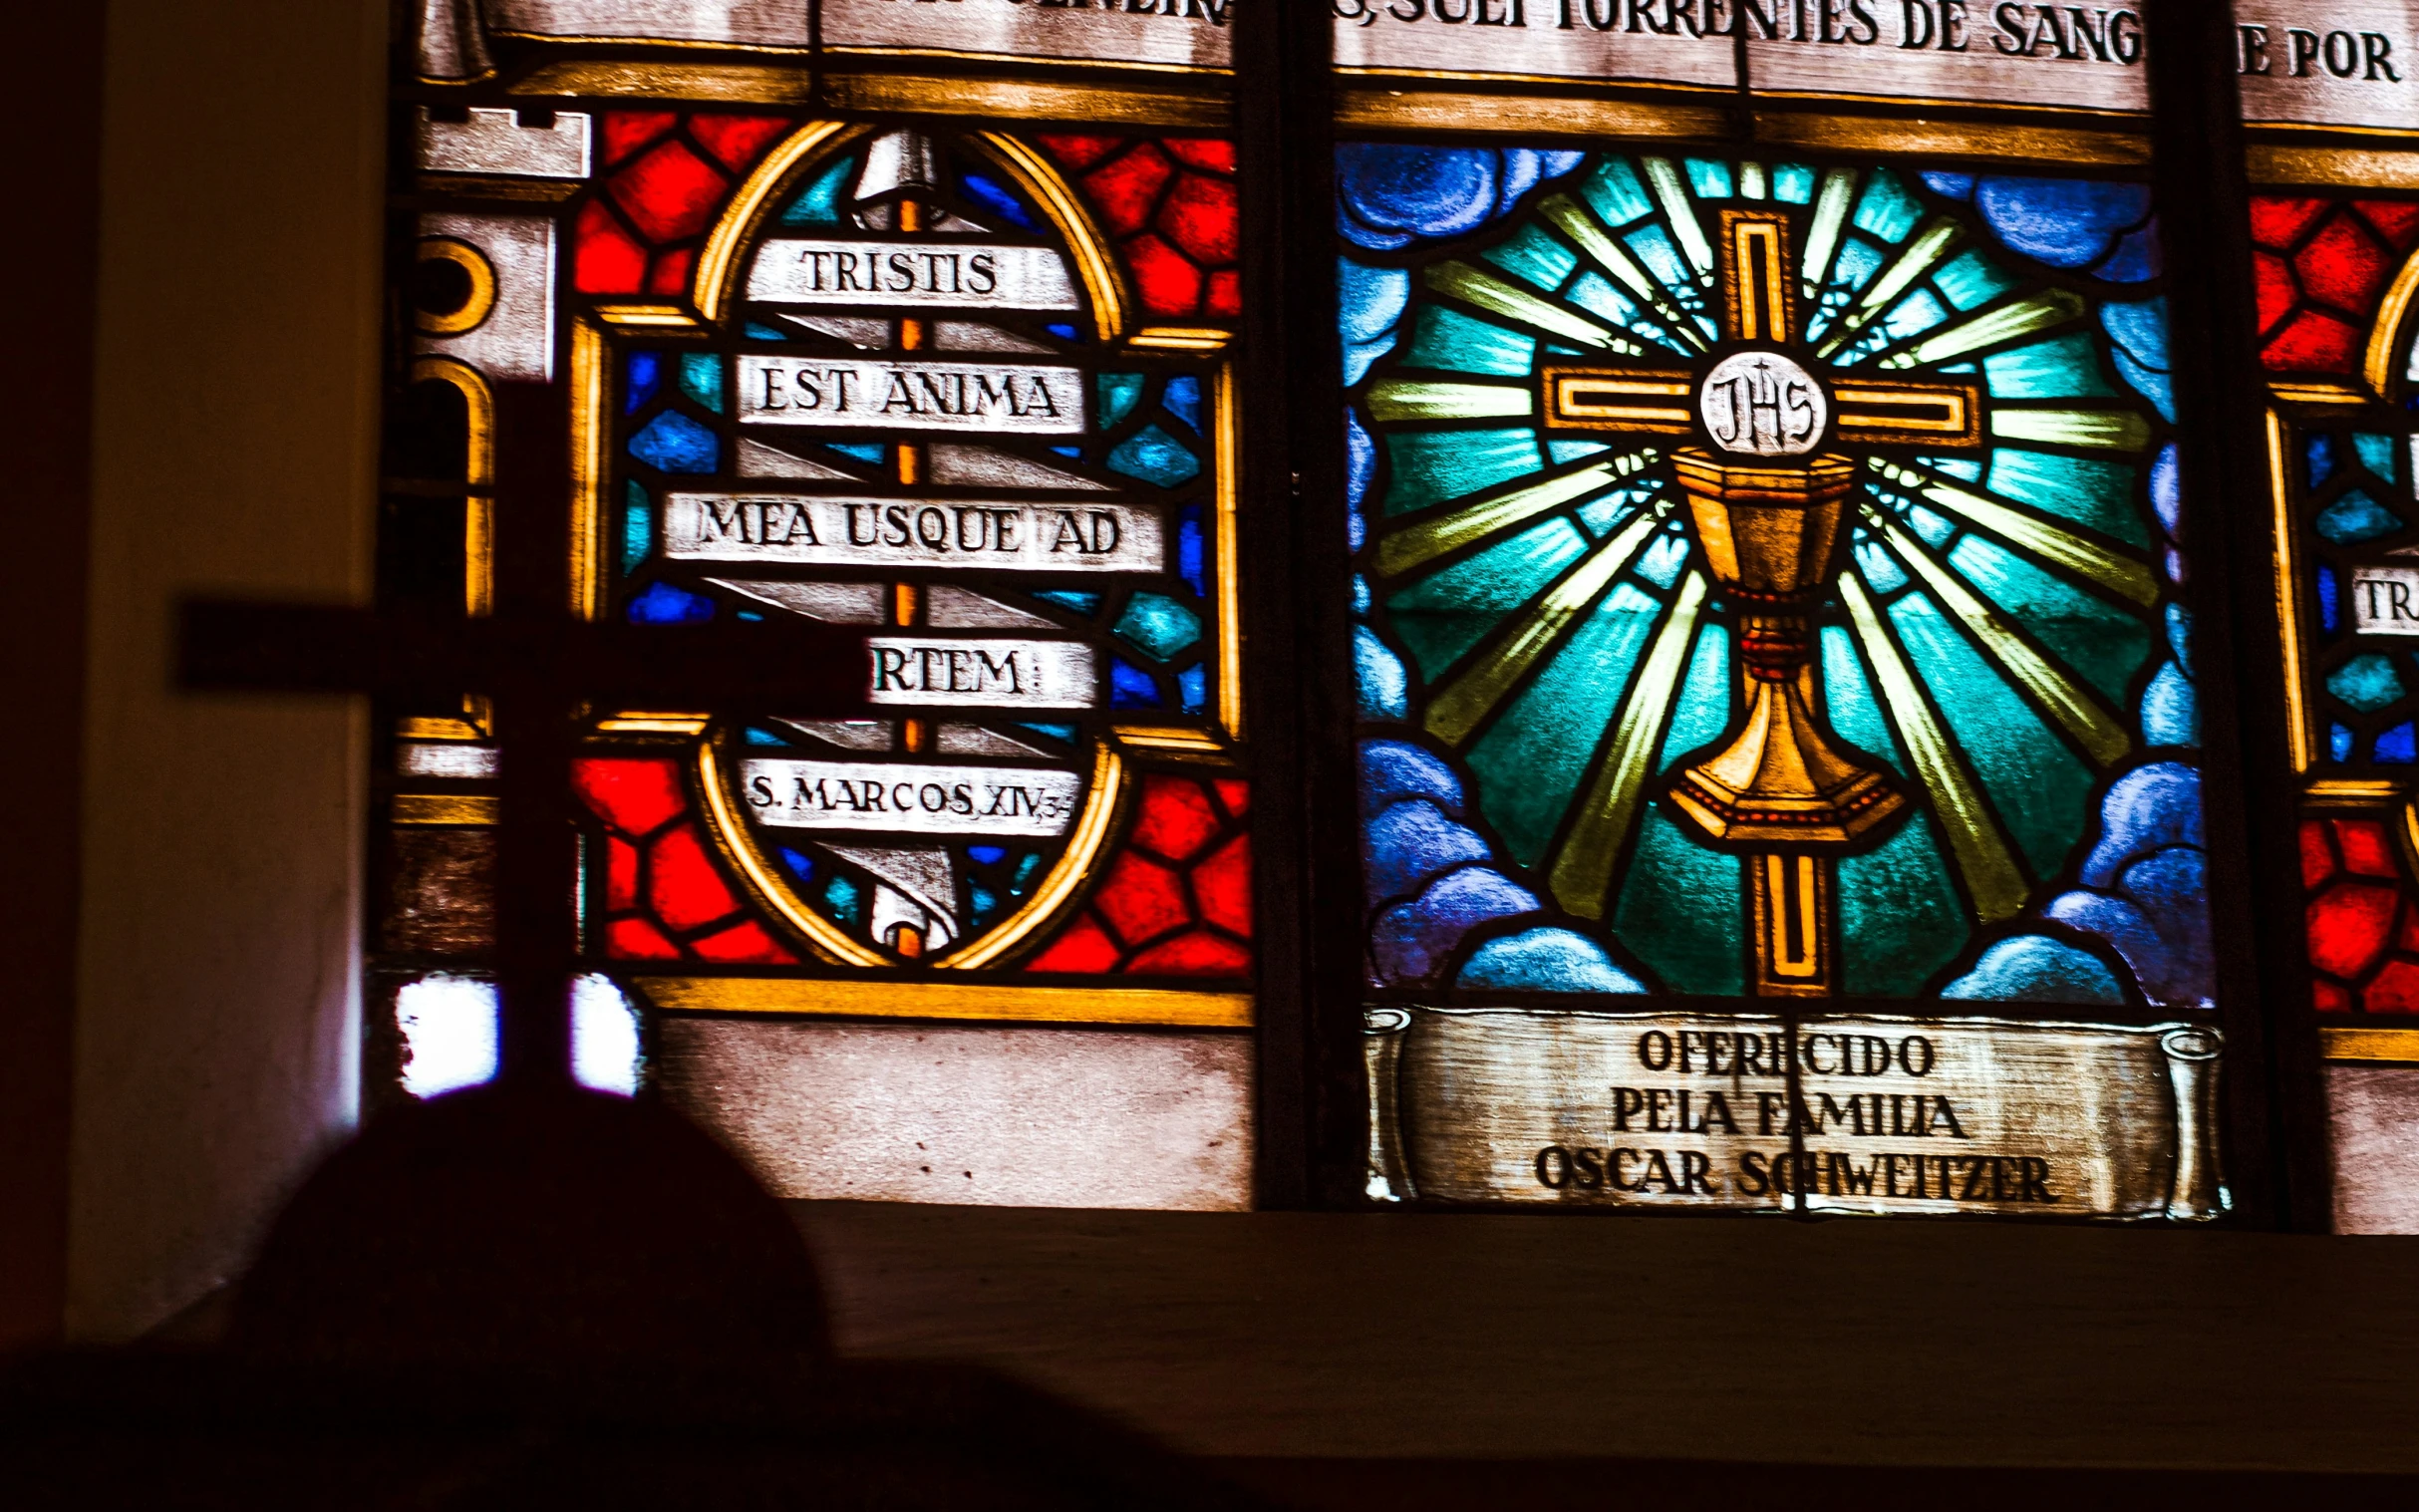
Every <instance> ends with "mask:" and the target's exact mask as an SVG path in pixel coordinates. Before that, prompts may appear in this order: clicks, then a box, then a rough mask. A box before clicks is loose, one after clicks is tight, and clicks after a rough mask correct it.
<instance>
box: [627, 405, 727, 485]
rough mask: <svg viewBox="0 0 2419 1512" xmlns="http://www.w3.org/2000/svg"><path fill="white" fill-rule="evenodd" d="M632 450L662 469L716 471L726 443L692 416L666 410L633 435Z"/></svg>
mask: <svg viewBox="0 0 2419 1512" xmlns="http://www.w3.org/2000/svg"><path fill="white" fill-rule="evenodd" d="M630 454H631V455H632V456H635V457H637V458H638V459H639V460H640V461H643V462H645V463H646V464H647V465H648V466H650V467H653V468H654V469H655V470H656V471H658V472H712V471H713V470H714V469H715V468H716V467H718V466H720V465H721V464H722V458H723V444H722V441H721V439H720V438H718V437H717V436H716V435H715V434H714V433H713V432H712V431H709V430H707V429H706V428H705V427H704V426H701V425H699V424H698V423H697V422H696V421H694V420H691V419H690V418H689V417H688V416H686V415H682V414H678V413H676V412H674V411H671V410H666V411H665V412H664V413H663V414H661V415H658V416H657V417H656V418H655V419H653V420H651V421H649V422H647V424H646V425H645V426H644V427H643V428H642V429H641V430H640V431H639V433H638V434H637V435H636V436H633V437H631V438H630Z"/></svg>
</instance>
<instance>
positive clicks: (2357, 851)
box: [2334, 819, 2401, 881]
mask: <svg viewBox="0 0 2419 1512" xmlns="http://www.w3.org/2000/svg"><path fill="white" fill-rule="evenodd" d="M2334 827H2335V843H2336V844H2337V845H2339V846H2341V847H2342V848H2343V866H2344V869H2345V870H2347V871H2353V872H2357V873H2359V874H2360V875H2361V876H2364V877H2383V878H2385V879H2386V880H2388V881H2392V880H2393V879H2394V878H2395V877H2397V876H2399V875H2400V874H2401V868H2400V867H2398V866H2396V865H2395V864H2394V842H2393V841H2392V840H2391V839H2389V838H2387V836H2386V832H2385V826H2384V825H2383V824H2380V823H2378V822H2377V821H2376V820H2375V819H2337V820H2336V821H2335V826H2334Z"/></svg>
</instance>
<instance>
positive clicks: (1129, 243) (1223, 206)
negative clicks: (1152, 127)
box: [1041, 136, 1243, 320]
mask: <svg viewBox="0 0 2419 1512" xmlns="http://www.w3.org/2000/svg"><path fill="white" fill-rule="evenodd" d="M1041 141H1042V145H1043V146H1044V147H1045V148H1047V149H1048V150H1049V151H1050V152H1051V154H1052V155H1053V156H1054V157H1056V158H1057V159H1058V162H1059V164H1060V165H1061V166H1062V167H1064V168H1065V169H1067V171H1068V172H1070V173H1072V174H1073V175H1075V181H1076V183H1077V185H1078V186H1079V187H1080V188H1081V190H1082V193H1083V196H1084V198H1085V200H1086V201H1088V202H1089V203H1090V205H1091V206H1092V208H1093V210H1094V211H1095V212H1096V213H1097V214H1098V215H1099V217H1100V220H1101V222H1102V224H1103V225H1104V226H1105V227H1106V228H1107V229H1108V231H1109V232H1110V234H1111V235H1112V236H1114V237H1116V238H1117V241H1118V248H1119V250H1120V251H1121V252H1123V253H1124V255H1125V262H1126V268H1127V271H1128V272H1129V273H1131V275H1132V277H1133V281H1134V289H1135V292H1136V293H1137V294H1138V295H1139V296H1140V302H1141V305H1142V308H1143V311H1144V312H1145V313H1146V314H1148V315H1152V316H1157V317H1173V318H1177V319H1191V320H1200V319H1221V318H1224V319H1232V318H1234V317H1235V316H1237V315H1239V314H1241V313H1242V310H1243V285H1242V280H1241V278H1240V277H1239V275H1238V273H1237V271H1236V268H1235V263H1236V260H1237V255H1238V248H1239V243H1240V231H1239V224H1240V222H1239V217H1238V206H1237V202H1236V195H1235V150H1234V145H1233V144H1232V143H1229V142H1225V141H1221V140H1218V139H1215V138H1205V137H1187V138H1173V137H1171V138H1166V139H1163V140H1160V141H1157V142H1147V141H1133V140H1130V139H1122V138H1116V137H1095V136H1053V137H1044V138H1042V139H1041Z"/></svg>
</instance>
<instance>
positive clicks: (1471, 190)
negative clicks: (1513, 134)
mask: <svg viewBox="0 0 2419 1512" xmlns="http://www.w3.org/2000/svg"><path fill="white" fill-rule="evenodd" d="M1581 155H1582V154H1580V153H1578V152H1539V151H1527V150H1524V149H1502V150H1498V149H1494V148H1437V147H1398V146H1394V145H1391V144H1382V143H1348V144H1346V145H1344V146H1342V147H1340V148H1338V149H1337V150H1336V228H1337V229H1338V230H1339V231H1340V232H1342V233H1343V235H1344V237H1345V239H1346V240H1348V241H1350V242H1352V243H1354V244H1355V245H1356V246H1363V247H1369V248H1373V249H1379V250H1390V249H1392V248H1395V247H1404V246H1408V245H1410V244H1411V243H1412V242H1413V241H1415V240H1418V239H1420V238H1423V237H1437V236H1458V235H1460V234H1462V233H1463V232H1465V231H1474V230H1476V229H1478V228H1479V227H1480V226H1482V225H1484V224H1485V223H1486V222H1487V221H1489V220H1491V219H1493V218H1494V217H1495V216H1497V215H1499V214H1501V213H1503V211H1504V210H1506V209H1508V208H1509V207H1510V206H1511V203H1512V201H1514V200H1516V199H1518V198H1519V197H1520V196H1521V195H1522V194H1525V193H1527V192H1528V191H1529V189H1530V188H1532V187H1534V186H1535V185H1536V184H1537V182H1538V181H1539V180H1540V179H1541V178H1547V177H1555V176H1559V175H1561V174H1563V173H1567V172H1569V171H1571V169H1573V168H1575V167H1577V166H1578V165H1579V161H1580V157H1581Z"/></svg>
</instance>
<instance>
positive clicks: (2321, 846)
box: [2300, 815, 2419, 1014]
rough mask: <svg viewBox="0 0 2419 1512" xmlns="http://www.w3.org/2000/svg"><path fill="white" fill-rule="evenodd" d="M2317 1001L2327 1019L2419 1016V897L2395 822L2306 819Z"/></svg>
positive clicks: (2304, 870)
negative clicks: (2338, 1016) (2362, 1015)
mask: <svg viewBox="0 0 2419 1512" xmlns="http://www.w3.org/2000/svg"><path fill="white" fill-rule="evenodd" d="M2300 840H2301V880H2302V883H2303V885H2304V886H2305V887H2307V888H2308V890H2309V895H2310V898H2309V905H2308V909H2307V914H2306V921H2307V927H2308V942H2307V948H2308V953H2309V964H2310V969H2311V972H2312V974H2313V975H2312V979H2311V982H2310V1002H2311V1005H2312V1007H2314V1008H2315V1009H2316V1010H2317V1011H2318V1012H2319V1013H2321V1014H2358V1013H2369V1014H2419V894H2415V893H2414V889H2413V888H2412V886H2411V880H2410V875H2409V872H2408V870H2407V868H2406V865H2405V862H2404V858H2403V854H2402V851H2401V847H2400V846H2399V845H2398V844H2397V842H2396V840H2395V833H2394V827H2393V824H2392V822H2391V821H2388V820H2385V819H2380V818H2374V817H2369V816H2366V815H2346V816H2344V817H2341V818H2327V819H2305V820H2303V821H2302V824H2301V835H2300Z"/></svg>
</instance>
